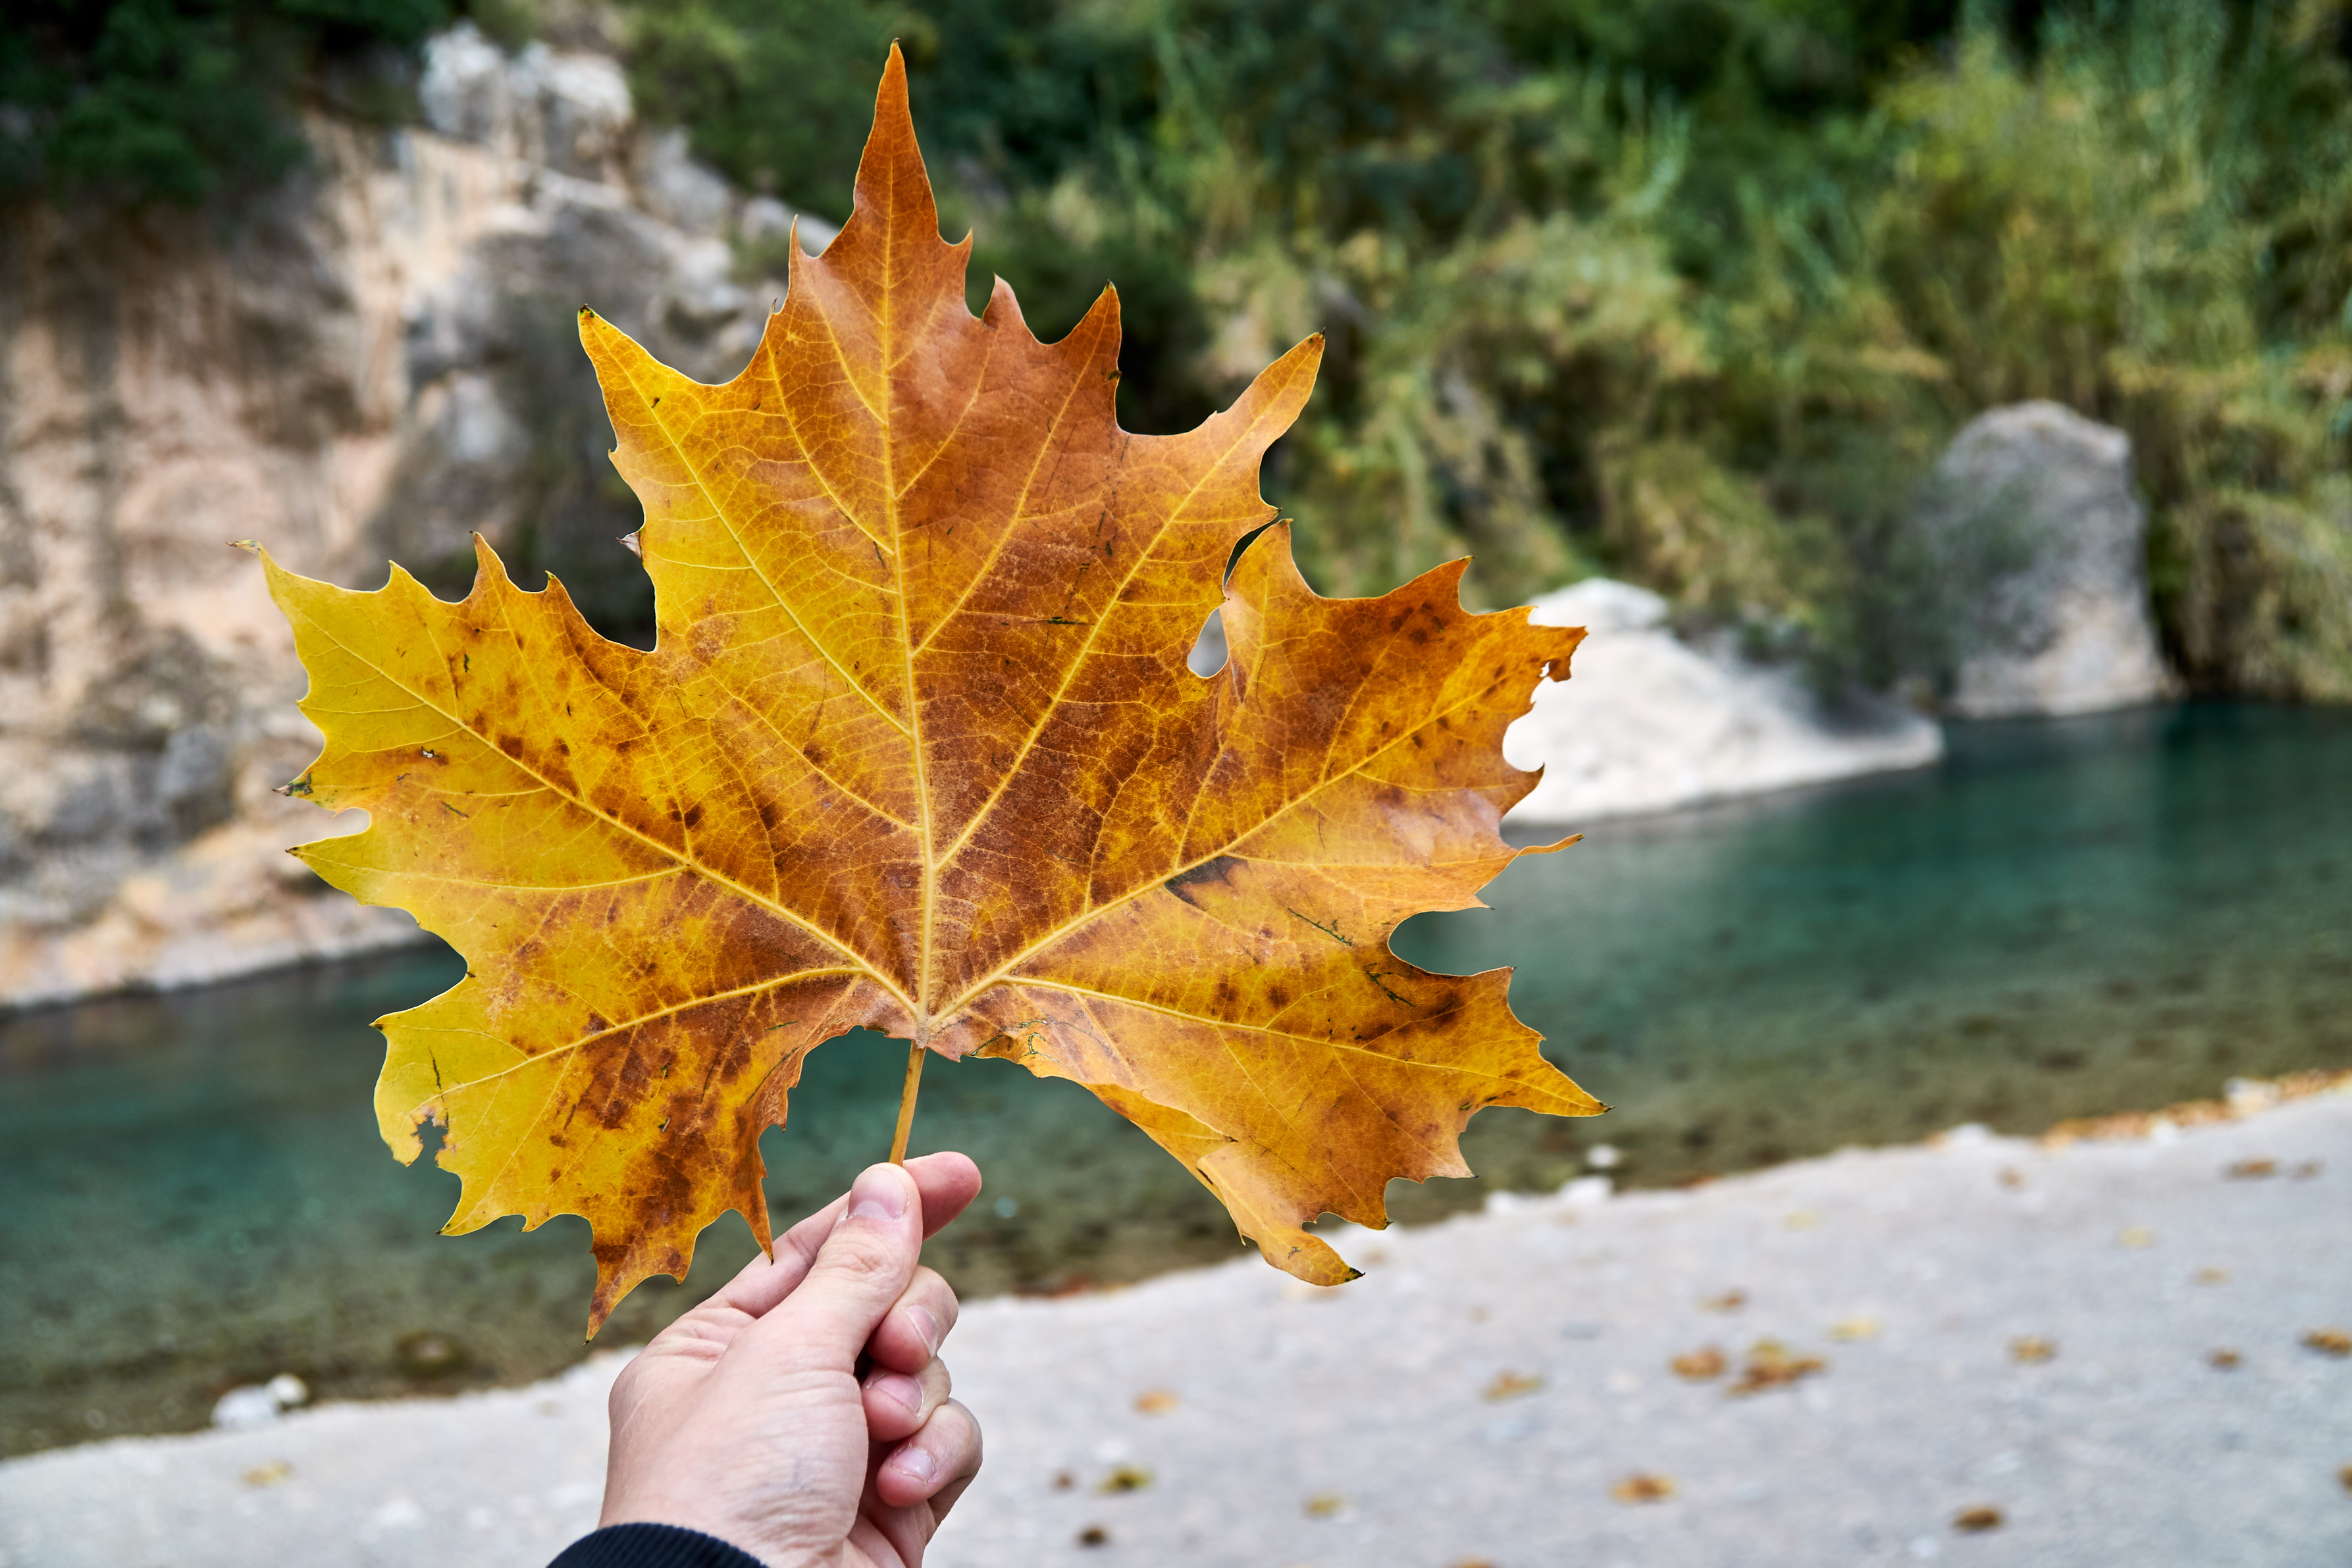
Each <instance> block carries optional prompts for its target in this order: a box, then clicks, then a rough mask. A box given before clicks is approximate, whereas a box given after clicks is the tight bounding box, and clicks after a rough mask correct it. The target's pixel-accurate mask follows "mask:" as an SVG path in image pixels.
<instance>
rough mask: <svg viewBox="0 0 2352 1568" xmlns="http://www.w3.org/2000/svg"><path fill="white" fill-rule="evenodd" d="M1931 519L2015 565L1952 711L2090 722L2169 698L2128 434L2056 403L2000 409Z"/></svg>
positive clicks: (1967, 655) (1943, 474)
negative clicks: (1998, 548)
mask: <svg viewBox="0 0 2352 1568" xmlns="http://www.w3.org/2000/svg"><path fill="white" fill-rule="evenodd" d="M1923 521H1925V522H1926V524H1927V527H1928V529H1929V530H1930V531H1931V534H1932V535H1933V536H1936V537H1937V538H1938V539H1939V540H1940V541H1942V542H1944V543H1946V544H1948V545H1952V546H1956V547H1965V546H1966V545H1967V544H1969V542H1971V541H1973V542H1977V543H1979V544H1980V543H1981V542H1984V541H1985V540H1987V539H1999V540H2001V541H2004V542H2006V543H2007V545H2008V546H2009V547H2010V548H2011V550H2013V551H2014V552H2015V553H2016V555H2017V556H2018V560H2017V562H2016V563H2015V564H2014V565H2013V566H2012V567H2011V569H2009V570H2007V571H2005V572H2001V573H1999V574H1996V576H1995V577H1994V579H1993V581H1991V582H1990V584H1988V592H1987V593H1986V595H1985V603H1984V604H1982V605H1980V606H1979V614H1978V615H1976V616H1974V617H1973V618H1972V625H1971V626H1969V627H1968V628H1967V629H1966V631H1965V633H1964V636H1963V639H1962V647H1960V648H1959V649H1958V656H1959V657H1958V668H1957V669H1956V670H1955V671H1954V672H1953V677H1954V679H1953V689H1952V693H1951V698H1950V706H1951V709H1952V710H1953V711H1954V712H1955V713H1958V714H1960V715H1961V716H1963V717H1966V718H1971V719H1998V718H2011V717H2015V716H2019V715H2029V714H2063V713H2091V712H2097V711H2099V710H2104V709H2109V708H2128V707H2132V706H2135V705H2137V704H2139V703H2144V702H2153V701H2155V700H2158V698H2161V697H2165V696H2168V695H2170V694H2171V693H2172V691H2173V689H2174V688H2175V687H2176V685H2177V682H2176V681H2175V680H2174V679H2173V677H2172V676H2171V674H2170V672H2169V671H2168V670H2167V669H2166V668H2165V664H2164V658H2163V655H2162V654H2161V653H2160V652H2159V651H2158V647H2157V641H2156V626H2155V622H2154V621H2153V619H2152V618H2151V617H2150V616H2149V614H2148V593H2147V509H2146V508H2144V507H2143V506H2141V505H2140V502H2139V498H2138V497H2137V495H2135V494H2134V493H2133V490H2132V472H2131V437H2128V436H2126V435H2125V434H2124V433H2123V432H2122V431H2121V430H2117V429H2115V428H2113V427H2112V426H2105V425H2099V424H2095V423H2094V422H2092V421H2091V420H2088V419H2085V418H2084V417H2083V416H2081V415H2079V414H2076V413H2075V412H2074V411H2073V410H2072V409H2070V408H2067V407H2064V406H2063V405H2059V404H2055V403H2019V404H2013V405H2010V406H2007V407H2003V408H1994V409H1990V410H1988V411H1987V412H1985V413H1983V414H1980V415H1979V416H1977V417H1976V418H1974V419H1972V420H1970V421H1969V423H1968V425H1967V426H1966V427H1965V428H1963V429H1962V430H1961V431H1960V433H1959V434H1958V436H1957V437H1953V440H1952V444H1951V446H1950V447H1949V448H1948V449H1947V450H1946V452H1945V453H1944V456H1943V458H1942V460H1941V461H1940V462H1938V463H1937V469H1936V484H1935V485H1934V486H1933V487H1932V489H1931V491H1930V498H1929V503H1928V505H1927V509H1926V516H1925V518H1924V520H1923Z"/></svg>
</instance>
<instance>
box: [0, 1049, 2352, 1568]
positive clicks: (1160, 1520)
mask: <svg viewBox="0 0 2352 1568" xmlns="http://www.w3.org/2000/svg"><path fill="white" fill-rule="evenodd" d="M1596 1186H1597V1184H1591V1183H1585V1184H1575V1185H1574V1186H1572V1187H1571V1188H1570V1189H1569V1190H1568V1191H1566V1192H1564V1193H1563V1194H1559V1195H1558V1196H1555V1197H1546V1198H1528V1199H1517V1200H1506V1201H1498V1202H1497V1203H1496V1204H1495V1205H1492V1206H1491V1207H1490V1209H1489V1211H1488V1212H1487V1213H1486V1214H1483V1215H1472V1216H1465V1217H1464V1218H1460V1219H1456V1220H1454V1221H1451V1222H1449V1223H1446V1224H1443V1225H1438V1226H1431V1227H1429V1228H1427V1229H1423V1230H1415V1231H1391V1232H1389V1233H1386V1234H1383V1235H1379V1236H1374V1235H1371V1234H1370V1233H1364V1232H1356V1231H1350V1232H1349V1234H1347V1235H1346V1236H1344V1237H1339V1238H1338V1245H1339V1248H1340V1250H1341V1252H1342V1253H1343V1254H1345V1255H1346V1256H1348V1257H1349V1258H1350V1259H1351V1260H1352V1261H1353V1262H1355V1263H1356V1264H1357V1265H1358V1266H1359V1267H1360V1268H1364V1269H1366V1270H1367V1275H1366V1278H1364V1279H1361V1280H1359V1281H1357V1282H1356V1283H1354V1284H1352V1285H1349V1286H1347V1287H1344V1288H1342V1289H1338V1290H1329V1291H1324V1290H1316V1289H1310V1288H1307V1287H1304V1286H1300V1285H1297V1284H1295V1283H1293V1282H1291V1281H1289V1280H1287V1279H1285V1278H1284V1277H1283V1276H1281V1275H1279V1274H1276V1273H1275V1272H1274V1271H1273V1270H1271V1269H1268V1268H1265V1267H1264V1266H1263V1265H1262V1264H1260V1263H1258V1262H1257V1261H1256V1260H1255V1259H1254V1258H1250V1259H1244V1260H1239V1261H1236V1262H1234V1264H1231V1265H1229V1266H1225V1267H1222V1268H1211V1269H1204V1270H1198V1271H1194V1272H1190V1273H1184V1274H1178V1275H1171V1276H1168V1277H1165V1278H1162V1279H1157V1280H1154V1281H1152V1282H1150V1283H1149V1284H1146V1285H1142V1286H1139V1287H1136V1288H1134V1289H1125V1290H1117V1291H1106V1292H1101V1293H1097V1294H1093V1295H1087V1296H1081V1297H1075V1298H1070V1299H1065V1300H989V1301H982V1302H977V1303H974V1304H972V1305H971V1307H970V1308H969V1309H968V1310H967V1311H966V1313H965V1316H964V1319H963V1322H962V1324H961V1327H960V1328H959V1329H958V1330H957V1331H956V1334H955V1336H954V1338H953V1340H952V1341H951V1342H950V1346H949V1352H948V1353H949V1360H950V1364H951V1365H952V1366H953V1368H954V1370H955V1373H956V1378H957V1384H958V1393H959V1394H960V1395H961V1397H963V1398H964V1399H965V1400H966V1401H967V1402H968V1403H969V1404H970V1405H971V1406H972V1408H973V1409H974V1410H975V1411H976V1412H977V1413H978V1414H979V1415H980V1417H981V1420H982V1425H983V1426H985V1427H986V1429H987V1433H988V1443H989V1461H988V1468H987V1470H986V1471H985V1473H984V1474H983V1476H982V1480H981V1482H980V1484H979V1485H978V1486H977V1487H976V1488H975V1489H973V1490H972V1491H971V1494H970V1495H969V1496H968V1497H967V1498H966V1499H965V1500H964V1501H963V1503H962V1504H961V1507H960V1508H959V1510H958V1512H957V1515H956V1517H955V1519H954V1520H953V1521H951V1522H950V1525H949V1527H948V1528H947V1530H946V1531H944V1532H943V1533H942V1534H941V1537H940V1542H939V1543H938V1546H937V1548H936V1549H935V1550H934V1552H933V1553H932V1557H931V1561H932V1563H935V1564H939V1565H941V1568H1000V1565H1002V1568H1013V1565H1019V1568H1053V1565H1058V1564H1065V1563H1067V1564H1073V1565H1076V1564H1086V1565H1088V1568H1096V1565H1100V1568H1113V1565H1129V1568H1132V1565H1141V1564H1151V1565H1158V1564H1172V1563H1212V1564H1224V1563H1234V1564H1265V1565H1266V1568H1304V1565H1307V1564H1322V1565H1328V1568H1339V1565H1340V1564H1350V1565H1353V1564H1397V1565H1400V1568H1413V1565H1426V1568H1458V1565H1468V1564H1477V1563H1486V1564H1492V1565H1493V1568H1517V1565H1520V1564H1527V1565H1534V1564H1539V1563H1540V1564H1552V1563H1575V1564H1578V1565H1580V1568H1617V1565H1624V1568H1685V1565H1690V1568H1697V1565H1702V1564H1704V1565H1709V1568H1715V1565H1721V1568H1734V1565H1737V1568H1754V1565H1761V1564H1771V1563H1787V1564H1791V1565H1798V1564H1801V1565H1805V1568H1812V1565H1815V1564H1825V1563H1916V1562H1920V1561H1929V1560H1939V1559H1941V1560H1948V1561H1950V1562H1952V1563H1967V1564H1970V1565H1972V1568H1973V1565H1977V1564H1984V1565H1988V1568H1990V1565H1993V1564H2003V1565H2019V1568H2023V1565H2028V1564H2031V1565H2032V1568H2067V1565H2074V1564H2080V1565H2083V1568H2094V1565H2096V1568H2109V1565H2112V1564H2116V1563H2131V1564H2133V1565H2134V1568H2174V1565H2178V1568H2192V1565H2193V1568H2210V1565H2212V1564H2220V1563H2232V1564H2234V1563H2246V1564H2261V1565H2263V1568H2305V1565H2308V1568H2323V1565H2326V1568H2341V1565H2342V1564H2344V1563H2347V1562H2352V1354H2347V1353H2340V1349H2352V1346H2347V1345H2345V1344H2344V1342H2339V1341H2337V1340H2335V1339H2331V1338H2330V1337H2329V1336H2330V1334H2331V1332H2340V1331H2347V1330H2352V1247H2347V1241H2352V1201H2347V1200H2352V1094H2347V1093H2346V1092H2344V1091H2343V1090H2342V1089H2338V1090H2337V1091H2336V1092H2334V1093H2331V1094H2327V1095H2324V1096H2319V1097H2315V1098H2311V1099H2305V1100H2296V1101H2293V1102H2290V1103H2287V1104H2284V1105H2280V1106H2277V1107H2275V1108H2273V1109H2271V1110H2265V1111H2263V1112H2262V1113H2260V1114H2258V1115H2252V1116H2249V1117H2246V1118H2244V1119H2242V1120H2237V1121H2226V1122H2221V1123H2219V1124H2216V1125H2210V1126H2193V1127H2188V1128H2179V1127H2175V1126H2173V1125H2172V1124H2170V1123H2168V1122H2161V1121H2159V1122H2158V1123H2157V1124H2156V1125H2155V1127H2154V1130H2153V1135H2151V1136H2146V1137H2140V1138H2137V1139H2131V1140H2125V1141H2116V1142H2074V1143H2072V1144H2053V1143H2051V1142H2038V1143H2037V1142H2023V1141H2018V1140H2011V1139H2001V1138H1994V1137H1990V1136H1986V1135H1983V1134H1981V1133H1979V1132H1976V1131H1970V1130H1965V1129H1964V1130H1961V1131H1958V1132H1956V1133H1954V1134H1951V1135H1948V1136H1947V1137H1945V1138H1942V1139H1939V1140H1937V1141H1934V1142H1930V1143H1928V1144H1927V1145H1922V1146H1917V1147H1911V1148H1902V1149H1891V1150H1880V1151H1872V1152H1848V1153H1843V1154H1839V1155H1836V1156H1833V1157H1831V1158H1829V1159H1824V1160H1817V1161H1810V1162H1806V1163H1800V1164H1792V1165H1787V1166H1782V1167H1780V1168H1777V1169H1774V1170H1770V1171H1766V1172H1762V1173H1758V1174H1755V1175H1750V1176H1744V1177H1739V1178H1736V1179H1732V1180H1727V1181H1723V1182H1719V1183H1717V1184H1712V1185H1709V1186H1706V1187H1703V1188H1699V1189H1696V1190H1692V1191H1686V1192H1671V1193H1636V1194H1625V1195H1621V1196H1613V1197H1612V1196H1608V1195H1606V1194H1603V1193H1601V1192H1598V1191H1596V1190H1595V1187H1596ZM1759 1347H1761V1348H1759ZM2331 1347H2340V1348H2331ZM624 1359H625V1358H624V1357H623V1356H621V1355H617V1354H605V1355H600V1356H598V1357H596V1358H593V1359H592V1360H590V1361H589V1362H587V1363H584V1364H583V1365H582V1366H580V1367H578V1368H575V1369H574V1370H573V1371H572V1372H571V1373H567V1374H565V1375H564V1376H562V1377H560V1378H556V1379H553V1380H551V1381H550V1382H548V1383H545V1384H538V1385H535V1386H532V1387H529V1388H520V1389H509V1390H501V1391H497V1392H492V1393H485V1394H467V1395H464V1396H461V1397H458V1398H455V1399H449V1400H441V1401H407V1402H400V1403H395V1404H387V1405H331V1406H326V1407H322V1408H318V1409H313V1410H307V1411H301V1412H298V1413H296V1414H294V1415H289V1416H287V1417H285V1418H283V1419H282V1420H279V1421H278V1422H276V1423H274V1424H271V1425H269V1426H263V1427H259V1428H257V1429H252V1430H247V1431H237V1432H212V1433H205V1434H201V1435H198V1436H187V1437H163V1438H130V1439H122V1440H119V1441H115V1442H109V1443H100V1444H94V1445H91V1446H89V1447H81V1448H73V1449H66V1450H60V1451H57V1452H53V1453H47V1454H40V1455H36V1456H33V1457H31V1458H24V1459H19V1460H16V1461H14V1462H11V1463H9V1464H6V1465H5V1466H0V1568H75V1565H79V1564H84V1563H88V1564H92V1565H97V1564H105V1565H107V1568H211V1565H215V1564H219V1565H223V1568H226V1565H227V1564H232V1563H234V1564H240V1565H242V1564H250V1563H303V1564H309V1565H315V1568H341V1565H344V1564H352V1565H357V1564H390V1563H403V1564H406V1563H423V1562H431V1563H436V1564H446V1565H449V1568H470V1565H474V1564H482V1565H489V1564H499V1565H523V1568H528V1565H532V1564H538V1563H544V1562H545V1561H546V1559H547V1558H548V1557H549V1556H550V1555H551V1554H552V1552H554V1551H555V1550H557V1549H558V1548H559V1547H560V1546H561V1545H562V1543H563V1542H566V1541H568V1540H569V1539H571V1538H572V1536H573V1535H575V1534H577V1533H578V1532H580V1531H583V1530H585V1529H586V1528H588V1526H589V1525H590V1524H591V1523H592V1522H593V1518H594V1514H595V1507H596V1498H597V1494H598V1488H599V1475H600V1472H601V1468H602V1461H603V1446H604V1390H605V1388H606V1386H607V1385H608V1384H609V1383H610V1381H611V1378H612V1375H613V1373H614V1371H615V1370H616V1369H617V1368H618V1366H619V1365H620V1364H621V1363H622V1361H623V1360H624ZM1678 1359H1679V1363H1680V1370H1679V1371H1678V1370H1676V1368H1675V1365H1674V1364H1672V1363H1676V1362H1677V1360H1678ZM1718 1360H1719V1361H1720V1363H1721V1370H1720V1371H1719V1372H1717V1371H1716V1367H1717V1362H1718ZM1710 1373H1711V1374H1712V1375H1707V1374H1710Z"/></svg>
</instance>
